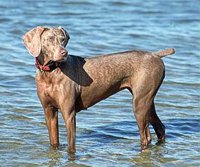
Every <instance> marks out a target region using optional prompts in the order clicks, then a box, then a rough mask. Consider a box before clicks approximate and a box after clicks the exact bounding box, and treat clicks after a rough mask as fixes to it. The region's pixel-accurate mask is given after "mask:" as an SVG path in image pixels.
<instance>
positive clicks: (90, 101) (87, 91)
mask: <svg viewBox="0 0 200 167" xmlns="http://www.w3.org/2000/svg"><path fill="white" fill-rule="evenodd" d="M128 87H129V86H128V84H127V82H125V81H124V80H123V79H122V80H120V81H118V82H115V83H112V84H105V85H104V84H95V85H94V86H92V87H90V88H87V87H85V88H83V89H82V92H81V94H80V96H79V97H78V98H77V100H76V108H77V110H78V111H80V110H83V109H87V108H88V107H90V106H93V105H94V104H96V103H98V102H99V101H101V100H104V99H106V98H107V97H109V96H111V95H113V94H115V93H117V92H119V91H120V90H123V89H125V88H128Z"/></svg>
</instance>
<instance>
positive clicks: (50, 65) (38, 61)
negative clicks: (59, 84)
mask: <svg viewBox="0 0 200 167" xmlns="http://www.w3.org/2000/svg"><path fill="white" fill-rule="evenodd" d="M45 57H47V56H45V55H43V54H40V55H39V56H38V57H36V58H35V66H36V68H38V69H39V70H40V72H41V73H42V72H43V71H47V72H51V71H53V70H55V69H56V68H57V67H59V65H60V63H59V62H54V61H51V60H49V59H48V60H45V59H44V58H45Z"/></svg>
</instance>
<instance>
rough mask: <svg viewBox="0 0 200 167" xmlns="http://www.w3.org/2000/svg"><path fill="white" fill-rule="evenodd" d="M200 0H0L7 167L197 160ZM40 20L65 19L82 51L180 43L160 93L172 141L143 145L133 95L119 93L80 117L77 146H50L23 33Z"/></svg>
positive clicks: (1, 111)
mask: <svg viewBox="0 0 200 167" xmlns="http://www.w3.org/2000/svg"><path fill="white" fill-rule="evenodd" d="M199 6H200V1H198V0H193V1H191V0H182V1H180V0H170V1H162V0H161V1H156V0H154V1H145V2H143V1H140V0H134V1H128V0H124V1H119V0H109V1H105V0H99V1H93V0H85V1H81V0H76V1H74V0H60V1H45V0H24V1H22V0H21V1H20V0H18V1H14V0H9V1H4V0H1V1H0V98H1V100H0V127H1V128H0V164H1V166H152V167H153V166H167V167H168V166H200V142H199V141H200V140H199V138H200V128H199V127H200V68H199V67H200V55H199V47H200V40H199V39H200V17H199V14H200V13H199ZM38 25H46V26H63V27H64V28H65V29H67V31H68V32H69V34H70V36H71V39H70V42H69V44H68V51H69V53H71V54H75V55H79V56H89V55H98V54H104V53H112V52H118V51H124V50H129V49H143V50H152V51H154V50H155V51H156V50H160V49H163V48H168V47H174V48H176V54H175V55H173V56H169V57H166V58H164V59H163V60H164V63H165V65H166V77H165V80H164V83H163V84H162V86H161V88H160V90H159V92H158V95H157V97H156V106H157V113H158V115H159V116H160V118H161V120H162V121H163V123H164V124H165V126H166V129H167V130H166V133H167V139H166V142H165V143H163V144H157V142H156V136H155V133H154V131H153V130H152V129H151V132H152V137H153V141H152V144H151V145H150V148H149V149H148V151H146V152H144V153H141V152H140V141H139V133H138V128H137V125H136V122H135V119H134V116H133V113H132V104H131V96H130V94H129V93H128V91H122V92H120V93H118V94H116V95H113V96H112V97H111V98H108V99H106V100H104V101H102V102H101V103H98V104H97V105H95V106H94V107H92V108H90V109H88V110H87V111H82V112H81V113H79V114H78V116H77V119H78V120H77V122H78V123H77V153H76V156H75V160H70V158H69V156H68V154H67V149H66V146H67V142H66V132H65V127H64V123H63V120H62V117H61V115H59V119H60V120H59V123H60V141H61V147H60V148H59V149H58V150H52V149H51V147H49V139H48V135H47V128H46V126H45V123H44V114H43V110H42V107H41V104H40V102H39V100H38V98H37V95H36V87H35V80H34V76H35V67H34V60H33V58H32V57H31V56H30V55H29V54H28V52H27V51H26V49H25V48H24V46H23V44H22V35H23V34H24V33H25V32H26V31H28V30H30V29H31V28H33V27H35V26H38Z"/></svg>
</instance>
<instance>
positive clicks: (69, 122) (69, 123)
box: [62, 108, 76, 153]
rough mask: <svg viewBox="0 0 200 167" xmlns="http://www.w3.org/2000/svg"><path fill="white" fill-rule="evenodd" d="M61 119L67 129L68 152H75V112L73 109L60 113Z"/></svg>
mask: <svg viewBox="0 0 200 167" xmlns="http://www.w3.org/2000/svg"><path fill="white" fill-rule="evenodd" d="M62 115H63V119H64V121H65V126H66V129H67V142H68V152H69V153H75V152H76V146H75V142H76V112H75V109H74V108H73V109H70V110H69V109H65V110H63V111H62Z"/></svg>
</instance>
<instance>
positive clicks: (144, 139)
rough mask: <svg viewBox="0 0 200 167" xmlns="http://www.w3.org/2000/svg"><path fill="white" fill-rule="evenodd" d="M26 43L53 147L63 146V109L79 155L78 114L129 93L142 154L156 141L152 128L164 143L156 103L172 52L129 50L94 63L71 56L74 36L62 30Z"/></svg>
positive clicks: (34, 33) (30, 36)
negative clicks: (70, 43)
mask: <svg viewBox="0 0 200 167" xmlns="http://www.w3.org/2000/svg"><path fill="white" fill-rule="evenodd" d="M23 40H24V44H25V46H26V48H27V49H28V51H29V52H30V54H31V55H32V56H33V57H35V59H36V67H37V71H36V82H37V93H38V96H39V99H40V101H41V103H42V106H43V108H44V112H45V119H46V124H47V128H48V132H49V138H50V144H51V145H52V146H53V147H54V148H57V147H58V146H59V132H58V110H60V111H61V113H62V116H63V119H64V121H65V124H66V129H67V139H68V152H70V153H74V152H75V150H76V149H75V133H76V113H78V112H79V111H81V110H83V109H87V108H88V107H90V106H92V105H94V104H96V103H97V102H99V101H101V100H103V99H106V98H107V97H109V96H111V95H113V94H114V93H116V92H118V91H121V90H123V89H128V90H129V91H130V93H131V94H132V95H134V96H133V99H132V101H133V111H134V115H135V118H136V120H137V124H138V127H139V132H140V140H141V149H142V150H144V149H146V148H147V146H148V144H149V143H150V142H151V135H150V130H149V123H150V124H151V125H152V126H153V128H154V130H155V132H156V135H157V137H158V140H164V139H165V126H164V125H163V124H162V122H161V121H160V119H159V117H158V116H157V114H156V110H155V105H154V98H155V95H156V93H157V91H158V89H159V87H160V85H161V83H162V81H163V79H164V76H165V67H164V64H163V61H162V60H161V58H162V57H164V56H166V55H170V54H173V53H174V52H175V50H174V49H173V48H170V49H166V50H162V51H158V52H147V51H137V50H132V51H126V52H119V53H113V54H107V55H102V56H96V57H91V58H82V57H78V56H73V55H68V52H67V50H66V49H65V46H66V45H67V43H68V40H69V35H68V33H67V32H66V31H65V30H64V29H63V28H62V27H58V28H46V27H36V28H34V29H32V30H30V31H28V32H27V33H26V34H25V35H24V37H23Z"/></svg>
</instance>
